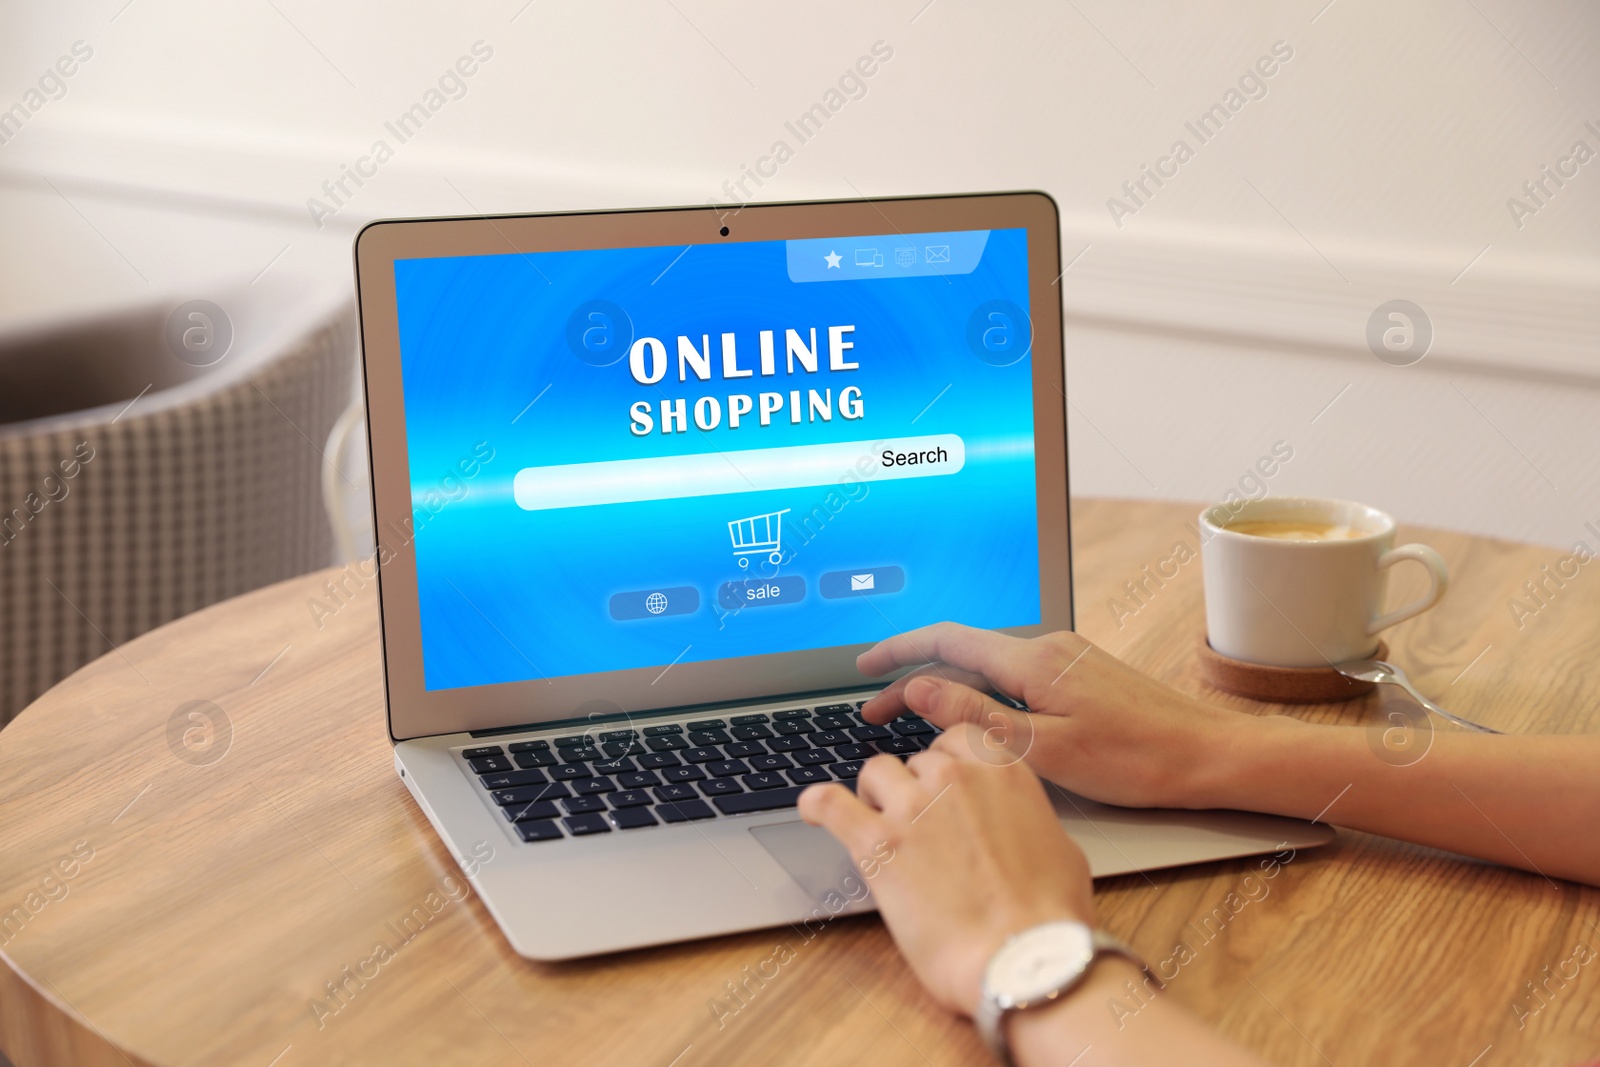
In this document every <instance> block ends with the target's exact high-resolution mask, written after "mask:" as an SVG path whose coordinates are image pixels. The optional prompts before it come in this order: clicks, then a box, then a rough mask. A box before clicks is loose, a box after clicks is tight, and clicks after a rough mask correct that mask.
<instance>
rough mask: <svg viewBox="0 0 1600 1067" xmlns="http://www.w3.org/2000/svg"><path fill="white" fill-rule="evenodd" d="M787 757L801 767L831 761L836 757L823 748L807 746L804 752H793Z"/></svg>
mask: <svg viewBox="0 0 1600 1067" xmlns="http://www.w3.org/2000/svg"><path fill="white" fill-rule="evenodd" d="M789 758H790V759H792V760H794V761H795V762H796V763H798V764H799V765H800V766H802V767H815V766H817V765H819V764H823V763H832V762H833V761H834V759H835V758H836V757H835V756H834V754H833V753H832V752H829V751H828V750H827V749H825V748H808V749H806V750H805V751H804V752H796V753H794V754H793V755H792V756H790V757H789Z"/></svg>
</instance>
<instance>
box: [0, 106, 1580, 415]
mask: <svg viewBox="0 0 1600 1067" xmlns="http://www.w3.org/2000/svg"><path fill="white" fill-rule="evenodd" d="M350 161H351V150H350V145H349V143H348V142H347V141H345V140H337V141H335V140H330V139H326V138H323V139H320V140H318V139H310V138H307V139H295V140H288V139H273V138H266V137H251V136H241V135H240V134H238V133H237V132H235V131H222V130H206V129H198V128H193V127H188V126H182V127H180V126H171V125H160V124H147V125H144V126H139V125H130V124H127V123H117V124H114V125H113V124H107V123H106V122H105V121H104V120H100V121H94V120H91V119H90V118H88V117H82V118H80V117H77V116H66V115H63V116H56V117H53V118H52V122H51V123H49V124H40V125H37V126H33V125H30V126H29V127H27V128H25V129H24V130H23V131H21V133H20V134H19V135H18V136H16V137H14V138H13V139H12V140H11V141H9V142H8V143H6V144H4V145H0V182H5V183H7V184H12V185H18V186H37V185H42V183H43V181H44V180H45V179H48V180H49V181H50V182H51V183H52V184H54V185H55V186H56V187H57V188H58V189H59V190H60V191H61V192H63V193H81V194H84V195H90V196H103V197H109V198H115V199H123V200H130V201H142V202H147V203H153V204H157V205H159V206H162V207H167V208H171V209H175V210H184V211H188V212H196V211H199V212H214V213H220V214H227V215H231V216H236V217H237V216H253V217H256V218H260V219H266V220H273V219H276V220H280V221H281V222H282V223H283V225H284V226H286V227H288V228H291V229H294V230H303V231H305V232H307V233H311V234H317V235H318V236H321V237H323V238H325V239H330V240H339V241H344V240H348V238H349V237H350V236H351V235H352V234H354V232H355V231H356V230H357V229H359V227H360V226H361V225H362V224H364V223H365V222H367V221H369V220H370V219H373V218H380V217H385V216H391V215H410V214H423V213H432V214H446V213H474V212H496V211H514V210H525V209H527V208H528V207H529V206H530V205H537V206H538V208H539V209H541V210H561V209H566V208H589V207H596V206H602V205H606V204H637V205H641V206H652V205H669V204H684V203H690V204H693V203H704V202H705V201H706V200H707V199H708V198H709V197H710V196H711V195H712V194H713V192H714V191H715V190H716V189H718V188H719V187H720V184H721V178H722V176H720V175H713V174H711V173H709V172H697V171H692V170H685V169H682V168H681V167H680V168H671V167H668V168H656V167H652V169H651V170H650V171H649V173H648V174H643V173H621V172H616V171H611V170H600V169H596V168H593V167H589V166H585V165H583V164H581V163H578V162H575V161H566V160H559V159H537V160H536V159H532V158H530V157H527V156H520V155H511V154H494V153H484V152H481V151H460V150H456V149H453V148H451V147H450V146H449V145H448V144H445V143H444V142H442V141H435V142H427V143H423V142H420V141H419V142H418V143H415V144H407V145H404V146H402V147H401V149H400V151H398V152H397V154H396V158H395V159H394V160H392V161H391V162H389V163H387V164H385V165H384V166H383V167H382V168H381V169H380V170H379V172H378V174H377V176H376V177H375V178H372V179H371V180H369V181H368V182H367V184H365V185H364V186H362V187H361V188H360V189H359V190H356V192H355V195H353V196H352V197H350V199H349V200H348V202H347V203H346V204H345V205H343V206H341V207H340V210H339V212H338V213H337V214H336V215H334V216H332V217H329V218H326V219H324V220H323V222H322V225H321V227H320V228H319V227H317V226H316V225H314V223H313V221H312V218H311V214H310V212H309V211H308V209H307V206H306V200H307V198H308V197H311V196H314V195H320V189H321V185H322V182H323V181H325V180H327V179H329V178H330V177H334V176H337V175H338V174H339V172H340V166H341V164H348V163H349V162H350ZM914 191H915V190H914ZM929 191H932V190H929ZM797 192H798V193H800V194H801V195H803V193H804V190H799V191H797ZM1062 230H1063V234H1062V258H1063V263H1064V264H1067V265H1068V266H1067V270H1066V272H1065V274H1064V275H1063V277H1062V278H1061V282H1060V284H1061V288H1062V301H1063V306H1064V309H1065V313H1066V316H1067V320H1068V325H1069V327H1071V326H1072V325H1079V326H1085V327H1089V328H1095V329H1116V330H1127V331H1134V332H1141V333H1152V334H1157V335H1168V336H1172V337H1174V338H1175V339H1178V338H1181V339H1183V340H1186V341H1194V340H1211V341H1214V342H1217V343H1225V344H1230V345H1234V346H1244V347H1249V348H1259V349H1262V350H1266V351H1279V352H1285V353H1290V352H1292V353H1300V354H1316V355H1323V356H1334V357H1342V358H1356V359H1361V360H1370V359H1372V358H1373V357H1372V354H1371V352H1370V351H1368V349H1367V347H1366V341H1365V334H1366V323H1367V319H1368V317H1369V316H1370V315H1371V314H1372V312H1373V310H1374V309H1375V308H1376V307H1377V306H1378V305H1379V304H1381V303H1383V302H1385V301H1388V300H1391V299H1395V298H1403V299H1408V300H1411V301H1413V302H1415V303H1417V304H1418V305H1420V306H1421V307H1422V308H1423V309H1424V310H1425V311H1426V312H1427V313H1428V315H1429V317H1430V319H1431V320H1432V323H1433V326H1434V341H1433V345H1432V348H1431V349H1430V351H1429V353H1428V355H1427V357H1426V360H1427V363H1428V365H1429V366H1431V367H1436V368H1444V367H1452V368H1459V369H1462V370H1470V371H1475V372H1482V373H1490V374H1498V375H1506V376H1513V377H1516V378H1520V379H1536V380H1545V381H1550V382H1554V383H1561V384H1571V385H1582V386H1586V387H1591V388H1593V387H1600V258H1595V259H1587V260H1560V261H1556V260H1551V259H1546V258H1539V257H1528V256H1523V255H1519V254H1518V253H1517V250H1516V247H1515V241H1514V238H1510V237H1508V239H1507V240H1506V241H1505V242H1504V244H1503V245H1500V246H1496V245H1494V244H1490V245H1489V247H1488V248H1487V249H1486V250H1485V251H1483V252H1481V253H1479V254H1478V256H1477V257H1476V258H1473V252H1472V251H1470V250H1469V251H1466V252H1462V251H1461V249H1460V248H1417V247H1410V246H1399V245H1378V244H1374V243H1370V242H1367V243H1361V242H1348V241H1344V242H1341V241H1338V240H1336V239H1332V238H1326V237H1323V236H1320V235H1313V236H1314V237H1315V239H1316V240H1317V242H1318V244H1317V247H1315V248H1313V247H1312V246H1311V245H1310V244H1309V243H1308V242H1307V239H1306V238H1305V237H1302V236H1300V235H1298V234H1293V233H1284V234H1280V233H1275V232H1266V233H1237V232H1232V231H1228V232H1223V231H1219V230H1213V231H1206V230H1201V229H1189V230H1184V229H1181V228H1178V227H1172V226H1162V225H1160V224H1158V223H1156V222H1155V220H1141V221H1138V222H1137V224H1133V223H1130V224H1128V226H1127V227H1126V228H1125V229H1123V230H1115V229H1112V228H1111V227H1110V225H1109V224H1108V223H1107V222H1106V220H1105V219H1104V217H1103V216H1102V215H1100V214H1098V213H1094V214H1088V213H1085V214H1070V213H1065V212H1064V214H1063V218H1062ZM1479 247H1482V246H1479ZM1469 261H1470V262H1469ZM1069 358H1070V351H1069Z"/></svg>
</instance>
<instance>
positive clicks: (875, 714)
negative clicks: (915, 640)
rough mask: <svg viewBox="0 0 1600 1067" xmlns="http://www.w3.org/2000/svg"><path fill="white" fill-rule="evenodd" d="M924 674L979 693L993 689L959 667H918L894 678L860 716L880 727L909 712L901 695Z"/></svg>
mask: <svg viewBox="0 0 1600 1067" xmlns="http://www.w3.org/2000/svg"><path fill="white" fill-rule="evenodd" d="M924 674H935V675H938V676H939V677H940V678H943V679H945V680H946V681H950V682H960V683H961V684H962V685H965V686H970V687H971V688H973V689H976V690H978V691H979V692H985V693H986V692H988V691H989V690H991V689H993V688H994V687H993V686H991V685H990V684H989V680H988V679H987V678H985V677H984V676H983V675H981V674H974V673H973V672H971V671H964V670H962V669H960V668H959V667H952V666H950V665H949V664H948V663H930V664H928V665H927V666H925V667H919V668H917V669H916V670H914V671H912V672H911V673H910V674H908V675H905V676H904V677H902V678H896V679H895V680H894V681H892V682H890V683H889V684H888V685H887V686H885V687H884V689H883V692H881V693H879V694H878V695H877V696H875V697H873V698H872V699H871V700H869V701H867V702H866V703H865V704H863V705H862V706H861V715H862V717H863V718H865V719H866V720H867V721H868V722H870V723H876V724H879V725H882V724H883V723H886V722H888V721H890V720H891V719H894V718H896V717H897V716H899V715H900V714H902V713H903V712H905V711H908V710H909V707H908V705H907V704H906V702H905V698H904V697H903V696H902V694H903V693H904V692H905V688H906V685H907V683H909V682H910V681H911V680H912V679H913V678H920V677H922V676H923V675H924Z"/></svg>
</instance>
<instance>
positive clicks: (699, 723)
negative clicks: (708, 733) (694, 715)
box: [689, 719, 728, 730]
mask: <svg viewBox="0 0 1600 1067" xmlns="http://www.w3.org/2000/svg"><path fill="white" fill-rule="evenodd" d="M727 725H728V724H727V723H725V722H723V721H722V720H721V719H696V720H695V721H694V722H692V723H690V724H689V729H690V730H721V729H723V728H724V727H726V726H727Z"/></svg>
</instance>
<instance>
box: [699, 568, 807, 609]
mask: <svg viewBox="0 0 1600 1067" xmlns="http://www.w3.org/2000/svg"><path fill="white" fill-rule="evenodd" d="M805 598H806V580H805V579H804V578H801V577H800V576H799V575H788V576H786V577H783V578H746V579H745V580H743V581H739V582H723V583H722V584H721V585H720V586H718V587H717V603H719V604H721V605H722V606H723V607H724V608H725V609H727V610H728V611H737V610H738V609H739V608H757V607H764V606H766V605H768V604H794V603H797V602H798V601H801V600H804V599H805Z"/></svg>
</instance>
